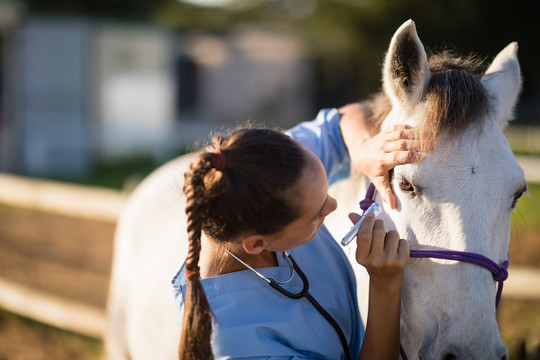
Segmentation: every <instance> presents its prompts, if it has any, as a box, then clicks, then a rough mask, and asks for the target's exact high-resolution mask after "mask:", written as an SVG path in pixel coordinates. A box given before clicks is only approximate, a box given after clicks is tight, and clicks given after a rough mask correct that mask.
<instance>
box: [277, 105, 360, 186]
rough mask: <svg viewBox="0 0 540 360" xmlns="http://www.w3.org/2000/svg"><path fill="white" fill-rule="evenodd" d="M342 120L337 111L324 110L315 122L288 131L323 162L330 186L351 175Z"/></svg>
mask: <svg viewBox="0 0 540 360" xmlns="http://www.w3.org/2000/svg"><path fill="white" fill-rule="evenodd" d="M340 119H341V116H340V114H339V113H338V111H337V109H324V110H321V111H319V114H318V115H317V117H316V118H315V119H314V120H312V121H306V122H303V123H300V124H298V125H296V126H295V127H293V128H291V129H289V130H288V131H287V134H289V135H290V136H291V137H293V138H294V139H295V140H297V141H298V142H299V143H300V144H302V145H303V146H304V147H305V148H306V149H308V150H309V151H311V152H312V153H314V154H315V155H316V156H317V157H318V158H319V159H320V160H321V162H322V164H323V166H324V168H325V170H326V174H327V176H328V182H329V184H333V183H335V182H337V181H338V180H340V179H343V178H346V177H348V176H349V175H350V158H349V154H348V152H347V148H346V146H345V143H344V142H343V138H342V136H341V130H340V128H339V122H340Z"/></svg>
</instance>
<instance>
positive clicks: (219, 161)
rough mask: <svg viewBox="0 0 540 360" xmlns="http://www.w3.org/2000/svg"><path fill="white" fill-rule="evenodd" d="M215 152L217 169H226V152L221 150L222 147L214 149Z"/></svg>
mask: <svg viewBox="0 0 540 360" xmlns="http://www.w3.org/2000/svg"><path fill="white" fill-rule="evenodd" d="M214 154H215V155H216V170H217V171H223V170H225V163H226V161H225V154H224V153H222V152H221V149H220V148H217V149H214Z"/></svg>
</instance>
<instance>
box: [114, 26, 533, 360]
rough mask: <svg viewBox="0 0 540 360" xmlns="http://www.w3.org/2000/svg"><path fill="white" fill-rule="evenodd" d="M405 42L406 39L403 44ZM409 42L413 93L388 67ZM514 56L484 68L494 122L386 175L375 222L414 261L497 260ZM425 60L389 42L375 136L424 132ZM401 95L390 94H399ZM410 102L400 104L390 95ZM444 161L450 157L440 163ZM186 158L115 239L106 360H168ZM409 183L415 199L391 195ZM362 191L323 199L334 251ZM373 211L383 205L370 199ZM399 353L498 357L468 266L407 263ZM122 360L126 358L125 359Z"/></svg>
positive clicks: (506, 216)
mask: <svg viewBox="0 0 540 360" xmlns="http://www.w3.org/2000/svg"><path fill="white" fill-rule="evenodd" d="M404 33H408V35H409V36H405V37H403V36H402V37H400V35H403V34H404ZM398 38H401V39H412V40H413V44H416V45H415V46H416V47H417V50H418V52H419V56H420V57H419V58H420V59H422V61H421V62H420V63H419V64H420V66H421V68H420V69H417V72H416V73H417V74H419V76H418V78H417V80H418V81H415V82H414V88H411V89H408V91H405V92H404V91H403V89H399V88H396V83H395V82H394V81H393V79H392V76H391V73H390V70H389V60H388V59H390V57H392V56H394V55H395V54H394V53H393V52H394V51H396V50H395V49H396V42H397V41H398V40H397V39H398ZM516 50H517V45H516V44H515V43H512V44H510V45H509V46H508V47H507V48H506V49H504V50H503V51H502V52H501V53H500V54H499V55H498V56H497V57H496V59H495V60H494V61H493V64H492V65H491V66H490V67H489V69H488V70H487V72H486V75H485V76H484V78H483V80H482V81H483V84H484V86H485V87H486V90H487V91H488V93H489V94H490V101H491V103H490V107H491V108H492V109H493V111H492V112H491V113H490V118H489V119H486V121H485V127H484V129H483V130H482V131H481V132H478V131H476V130H475V129H470V130H467V131H466V132H465V133H464V135H463V137H462V138H461V139H457V140H456V142H455V143H454V144H453V146H452V147H450V148H448V147H447V146H446V144H445V143H444V142H443V143H442V145H441V147H440V148H438V149H435V151H433V153H432V154H431V155H430V157H429V158H427V159H425V160H423V161H422V162H421V163H419V164H408V165H401V166H397V167H396V168H395V174H394V175H395V177H394V182H393V188H394V192H395V193H396V196H397V200H398V208H397V210H395V211H392V210H390V209H389V208H388V206H387V205H386V204H384V210H385V211H384V212H383V214H381V215H380V216H379V218H382V219H384V220H385V222H386V223H387V226H388V228H395V229H397V230H398V231H399V233H400V235H401V236H402V237H403V238H407V239H408V240H409V242H410V245H411V248H415V249H451V250H462V251H472V252H476V253H479V254H483V255H485V256H487V257H489V258H491V259H492V260H494V261H496V262H502V261H503V260H505V259H506V255H507V251H508V245H509V239H510V214H511V210H512V209H511V203H512V201H513V198H514V194H515V193H516V192H517V191H518V190H519V189H521V188H522V187H523V186H524V183H525V180H524V176H523V171H522V170H521V168H520V167H519V166H518V164H517V162H516V160H515V158H514V156H513V154H512V151H511V150H510V147H509V146H508V143H507V141H506V139H505V137H504V135H503V133H502V130H503V129H504V127H505V126H506V125H507V123H508V120H509V119H510V116H511V114H512V111H513V108H514V105H515V103H516V101H517V97H518V94H519V91H520V86H521V77H520V73H519V64H518V61H517V56H516ZM426 61H427V60H426V55H425V51H424V49H423V46H422V43H421V42H420V39H419V38H418V35H417V34H416V29H415V27H414V23H413V22H412V21H410V20H409V21H408V22H406V23H405V24H403V25H402V26H401V27H400V28H399V29H398V31H397V32H396V34H395V35H394V37H393V39H392V42H391V44H390V48H389V51H388V55H387V61H386V63H385V68H384V75H383V85H384V89H385V91H386V92H387V93H388V95H389V97H390V98H391V101H392V104H393V109H392V111H391V113H390V114H389V116H388V118H387V119H386V121H385V123H384V125H383V126H389V125H391V124H394V123H409V124H418V123H419V122H420V121H422V95H423V91H424V89H425V87H426V82H427V81H428V80H429V70H427V71H426V66H427V62H426ZM398 85H399V84H398ZM405 93H408V94H410V96H409V97H408V98H407V99H404V98H403V96H401V95H399V94H405ZM448 149H450V151H448ZM188 164H189V158H187V159H186V158H180V159H177V160H174V161H172V162H171V163H169V164H167V165H165V166H164V167H163V168H161V169H159V170H157V171H156V172H155V173H154V174H152V175H151V176H150V177H149V178H148V179H147V180H145V182H144V183H143V184H142V185H141V186H140V187H139V188H138V189H137V190H136V192H135V193H134V194H133V196H132V198H131V200H130V201H129V203H128V205H127V206H126V210H125V212H124V214H123V215H122V217H121V219H120V221H119V226H118V230H117V237H116V244H115V257H114V267H113V274H112V279H111V292H110V299H109V319H110V328H109V332H108V336H107V339H106V344H107V348H108V349H109V359H110V360H117V359H128V358H131V359H134V360H137V359H175V358H177V347H178V340H179V336H180V330H179V326H178V324H177V323H176V321H177V320H176V317H175V315H176V310H175V308H174V302H173V296H172V288H171V285H170V279H171V278H172V276H173V275H174V274H175V272H176V271H177V269H178V268H179V267H180V265H181V264H182V262H183V259H184V257H185V254H186V252H187V233H186V218H185V214H184V212H183V211H184V208H183V203H182V197H181V195H180V194H181V187H182V174H183V172H184V171H185V170H186V169H187V166H188ZM402 177H403V178H406V179H407V180H408V181H410V182H411V184H413V186H414V187H415V189H417V194H416V195H415V196H411V193H407V192H403V191H401V190H400V188H399V186H398V182H399V179H400V178H402ZM365 185H366V184H365V179H363V178H361V177H358V178H357V177H353V178H351V179H350V180H348V181H345V182H341V183H339V184H336V185H335V186H333V187H332V188H331V189H330V192H331V193H332V194H333V195H334V196H335V197H336V198H337V199H338V204H339V207H338V210H337V211H336V212H335V213H333V214H331V215H330V216H329V217H328V219H327V222H326V224H327V226H328V227H329V229H330V231H331V232H332V233H333V235H334V236H335V237H336V240H338V241H339V240H340V239H341V237H342V236H343V235H344V233H345V232H347V230H348V229H349V228H350V226H351V224H350V222H349V220H348V219H347V214H348V212H350V211H356V212H358V203H357V202H358V200H360V199H362V198H363V196H364V193H365V188H366V186H365ZM378 200H379V202H380V199H378ZM354 249H355V246H354V245H352V244H351V245H350V246H349V247H348V248H346V249H345V251H346V252H347V253H348V255H349V256H350V259H351V263H353V266H354V269H355V272H356V274H357V278H358V283H359V301H360V304H361V311H362V313H363V315H364V319H365V314H366V308H367V296H368V294H367V284H366V281H368V277H367V275H366V273H365V271H364V269H363V268H362V267H361V266H360V265H357V264H356V262H355V261H354ZM402 343H403V346H404V348H405V351H406V352H407V354H408V356H409V359H411V360H413V359H418V358H419V356H421V357H422V359H424V360H426V359H439V358H441V357H442V356H444V354H449V353H456V354H460V355H461V357H459V359H501V357H502V356H504V355H505V354H506V348H505V347H504V345H503V343H502V341H501V338H500V335H499V331H498V327H497V322H496V319H495V283H494V281H493V279H492V277H491V274H490V273H489V272H488V271H487V270H485V269H482V268H479V267H476V266H474V265H469V264H463V263H455V262H451V261H441V260H432V259H421V260H418V259H412V260H411V262H410V264H409V266H408V267H407V270H406V274H405V282H404V287H403V305H402ZM128 356H129V357H128Z"/></svg>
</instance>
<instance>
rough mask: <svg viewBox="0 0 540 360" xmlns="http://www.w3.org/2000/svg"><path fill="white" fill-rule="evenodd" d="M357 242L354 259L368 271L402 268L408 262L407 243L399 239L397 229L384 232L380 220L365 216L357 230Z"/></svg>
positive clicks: (382, 223) (408, 251)
mask: <svg viewBox="0 0 540 360" xmlns="http://www.w3.org/2000/svg"><path fill="white" fill-rule="evenodd" d="M357 242H358V246H357V250H356V261H358V263H359V264H361V265H363V266H365V267H366V269H368V272H372V271H380V270H381V269H383V268H387V269H403V268H404V267H405V265H406V264H407V263H408V262H409V256H410V254H409V253H410V250H409V243H408V242H407V241H406V240H404V239H400V238H399V234H398V233H397V231H393V230H392V231H389V232H388V233H386V231H385V225H384V222H383V221H382V220H374V219H368V218H366V219H365V220H364V223H363V224H362V226H361V227H360V230H359V231H358V237H357ZM374 269H375V270H374ZM398 271H399V270H398Z"/></svg>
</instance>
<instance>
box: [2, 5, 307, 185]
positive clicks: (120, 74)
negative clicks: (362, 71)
mask: <svg viewBox="0 0 540 360" xmlns="http://www.w3.org/2000/svg"><path fill="white" fill-rule="evenodd" d="M2 1H3V0H0V6H4V5H2V4H8V5H6V6H9V4H10V3H4V2H2ZM14 9H15V8H14ZM16 10H17V9H15V10H13V11H12V14H13V16H12V17H11V18H9V19H4V18H2V17H0V30H1V31H2V32H1V34H2V37H1V38H0V39H1V40H0V42H1V45H2V50H3V51H2V53H1V55H0V62H1V64H2V84H3V85H2V88H0V94H1V97H2V107H1V108H0V171H8V172H16V173H22V174H28V175H34V176H58V175H62V176H81V175H84V174H87V173H89V172H91V170H92V168H93V166H94V164H95V162H96V161H97V160H98V159H104V158H105V159H106V158H110V157H122V156H127V155H130V154H134V153H139V154H140V153H144V154H148V153H150V154H154V155H155V156H156V157H158V158H159V159H163V158H165V157H167V156H170V155H171V154H172V153H174V152H175V151H176V150H177V149H178V148H180V147H181V146H182V145H185V144H187V143H192V142H193V141H194V140H195V139H197V138H198V139H206V138H207V134H208V132H209V131H210V130H211V129H215V128H222V127H229V126H235V125H242V124H245V123H246V122H247V121H250V122H251V123H253V124H264V125H269V126H281V127H287V126H289V125H291V124H293V123H297V122H299V121H303V120H309V119H310V118H311V117H312V116H313V115H314V113H313V109H312V94H313V91H312V75H311V66H310V62H309V61H308V60H306V58H305V56H304V54H303V51H302V49H301V47H300V46H299V44H298V42H297V41H295V40H294V39H292V38H291V37H290V36H289V35H287V34H284V33H282V32H276V31H273V30H263V29H253V28H243V27H238V28H236V29H233V30H231V31H230V32H229V33H228V34H226V35H222V36H216V35H208V34H202V33H198V34H180V35H179V34H175V33H172V32H169V31H167V30H164V29H161V28H157V27H154V26H142V25H140V26H134V25H125V24H120V23H116V24H110V23H95V22H91V21H89V20H87V19H80V18H51V17H25V16H24V15H23V14H21V13H20V11H19V12H18V11H16ZM0 13H4V12H3V10H2V9H1V8H0Z"/></svg>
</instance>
